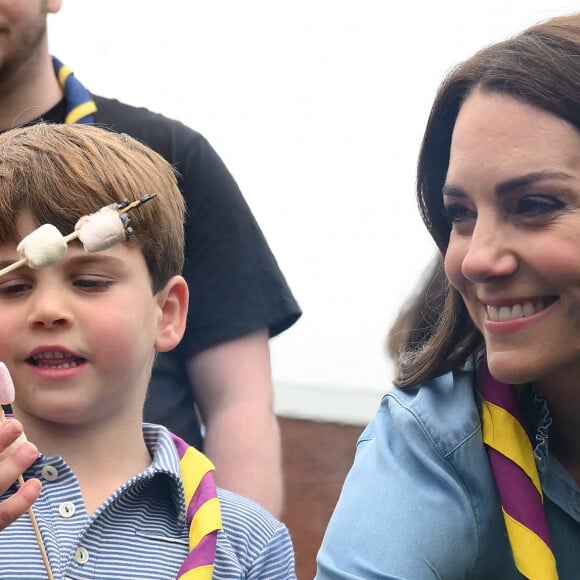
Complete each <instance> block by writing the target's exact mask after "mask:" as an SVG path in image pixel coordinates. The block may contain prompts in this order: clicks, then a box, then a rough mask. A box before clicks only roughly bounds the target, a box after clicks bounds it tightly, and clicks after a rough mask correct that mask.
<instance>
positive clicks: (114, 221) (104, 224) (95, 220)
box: [75, 206, 129, 252]
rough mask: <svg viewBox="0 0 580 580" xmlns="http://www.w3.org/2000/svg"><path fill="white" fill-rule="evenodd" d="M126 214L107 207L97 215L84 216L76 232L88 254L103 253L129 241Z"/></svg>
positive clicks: (76, 227)
mask: <svg viewBox="0 0 580 580" xmlns="http://www.w3.org/2000/svg"><path fill="white" fill-rule="evenodd" d="M127 217H128V216H127V215H126V214H120V213H119V212H118V211H117V210H116V209H114V207H111V206H106V207H103V208H101V209H100V210H99V211H97V212H96V213H92V214H90V215H84V216H82V217H81V218H80V219H79V221H78V222H77V223H76V225H75V231H76V232H78V237H79V239H80V241H81V242H82V244H83V246H84V248H85V250H86V251H87V252H102V251H103V250H106V249H108V248H111V247H113V246H114V245H116V244H118V243H119V242H124V241H125V240H126V239H127V235H128V233H129V232H128V231H127V219H125V220H124V219H123V218H127Z"/></svg>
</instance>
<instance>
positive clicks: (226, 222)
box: [42, 96, 301, 448]
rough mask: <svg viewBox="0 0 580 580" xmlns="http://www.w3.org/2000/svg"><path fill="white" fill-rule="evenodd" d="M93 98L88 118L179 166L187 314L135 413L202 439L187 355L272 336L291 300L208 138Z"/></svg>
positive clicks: (291, 318) (291, 315)
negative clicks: (259, 333) (251, 336)
mask: <svg viewBox="0 0 580 580" xmlns="http://www.w3.org/2000/svg"><path fill="white" fill-rule="evenodd" d="M93 98H94V100H95V102H96V104H97V112H96V113H95V114H94V119H95V123H96V124H97V125H100V126H102V127H105V128H107V129H110V130H112V131H115V132H118V133H127V134H128V135H130V136H132V137H134V138H136V139H138V140H139V141H141V142H143V143H145V144H146V145H148V146H149V147H151V148H152V149H153V150H155V151H157V152H158V153H159V154H160V155H162V156H163V157H164V158H165V159H166V160H167V161H168V162H169V163H171V164H172V165H173V166H174V167H175V169H176V170H177V171H178V174H179V187H180V189H181V191H182V193H183V195H184V197H185V200H186V205H187V212H188V215H187V220H186V224H185V232H186V246H185V252H186V256H185V266H184V270H183V275H184V277H185V278H186V280H187V282H188V284H189V291H190V302H189V315H188V323H187V330H186V333H185V336H184V338H183V340H182V341H181V343H180V345H179V346H178V347H177V348H176V349H175V350H173V351H171V352H168V353H159V354H158V357H157V361H156V364H155V368H154V370H153V377H152V379H151V384H150V387H149V394H148V398H147V401H146V404H145V415H144V419H145V421H150V422H153V423H161V424H163V425H166V426H167V427H168V428H169V429H171V430H172V431H173V432H174V433H175V434H177V435H179V436H180V437H182V438H184V439H185V440H186V441H188V442H189V443H190V444H192V445H195V446H196V447H198V448H201V447H202V437H201V433H200V426H199V422H198V420H197V415H196V410H195V399H194V388H193V387H192V385H190V383H189V378H188V375H187V369H186V362H187V360H188V359H189V358H190V357H192V356H193V355H195V354H197V353H199V352H201V351H203V350H205V349H206V348H208V347H211V346H213V345H217V344H220V343H222V342H225V341H227V340H230V339H234V338H238V337H241V336H243V335H245V334H248V333H250V332H253V331H255V330H259V329H261V328H266V327H267V328H268V329H269V332H270V336H275V335H277V334H279V333H280V332H282V331H284V330H285V329H287V328H288V327H289V326H291V325H292V324H294V322H295V321H296V320H297V319H298V318H299V316H300V314H301V312H300V308H299V307H298V304H297V303H296V300H295V299H294V297H293V296H292V293H291V291H290V289H289V287H288V285H287V283H286V280H285V279H284V276H283V275H282V272H281V271H280V268H279V267H278V264H277V263H276V260H275V258H274V256H273V255H272V252H271V251H270V249H269V247H268V244H267V242H266V240H265V238H264V236H263V234H262V232H261V230H260V228H259V226H258V224H257V223H256V220H255V219H254V217H253V215H252V213H251V211H250V209H249V207H248V205H247V204H246V202H245V200H244V198H243V196H242V194H241V192H240V190H239V188H238V186H237V184H236V182H235V181H234V179H233V177H232V176H231V174H230V173H229V171H228V170H227V168H226V166H225V165H224V163H223V162H222V160H221V159H220V158H219V156H218V155H217V153H216V152H215V151H214V149H213V148H212V147H211V145H210V144H209V143H208V142H207V140H206V139H205V138H204V137H203V136H202V135H200V134H199V133H197V132H196V131H193V130H192V129H190V128H189V127H186V126H185V125H183V124H182V123H180V122H178V121H175V120H172V119H168V118H167V117H164V116H162V115H159V114H157V113H153V112H151V111H149V110H147V109H144V108H137V107H133V106H130V105H126V104H124V103H121V102H119V101H117V100H114V99H108V98H104V97H99V96H93ZM64 116H65V103H64V101H62V102H61V103H59V104H58V105H56V106H55V107H54V108H53V109H51V110H50V111H48V112H47V113H46V114H45V115H43V116H42V120H44V121H47V122H56V123H62V122H63V121H64Z"/></svg>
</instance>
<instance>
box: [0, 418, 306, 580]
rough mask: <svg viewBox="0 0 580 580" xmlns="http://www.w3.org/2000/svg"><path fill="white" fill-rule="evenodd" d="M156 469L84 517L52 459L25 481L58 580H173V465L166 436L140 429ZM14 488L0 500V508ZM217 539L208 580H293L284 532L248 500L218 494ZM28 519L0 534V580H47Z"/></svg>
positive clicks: (184, 549) (177, 486)
mask: <svg viewBox="0 0 580 580" xmlns="http://www.w3.org/2000/svg"><path fill="white" fill-rule="evenodd" d="M143 433H144V436H145V441H146V443H147V446H148V448H149V451H150V453H151V455H152V457H153V462H152V464H151V466H150V467H149V468H147V469H146V470H145V471H143V472H142V473H140V474H139V475H137V476H136V477H134V478H133V479H131V480H130V481H128V482H127V483H125V484H124V485H123V486H121V487H120V488H119V489H118V490H117V491H116V492H115V493H114V494H113V495H112V496H111V497H110V498H109V499H108V500H107V501H105V503H103V505H101V507H100V508H99V509H97V510H96V511H95V513H94V514H92V515H91V516H90V517H89V516H88V515H87V512H86V509H85V505H84V501H83V498H82V494H81V490H80V487H79V484H78V481H77V479H76V477H75V475H74V473H73V472H72V471H71V469H70V468H69V466H68V465H67V464H66V463H65V462H64V461H63V459H62V458H61V457H59V456H53V457H44V456H42V455H41V457H39V459H38V460H37V461H36V462H35V464H34V465H33V466H32V467H31V468H30V469H29V470H28V471H27V472H26V474H25V479H28V478H30V477H37V478H39V479H40V480H41V481H42V482H43V491H42V495H41V496H40V498H39V499H38V500H37V502H36V503H35V505H34V511H35V514H36V518H37V520H38V523H39V526H40V529H41V532H42V536H43V538H44V542H45V545H46V549H47V552H48V557H49V559H50V561H51V565H52V571H53V574H54V577H55V579H70V580H73V579H74V580H85V579H87V580H88V579H99V580H112V579H115V580H122V579H125V580H137V579H138V580H149V579H151V580H153V579H155V580H165V579H168V580H169V579H174V578H175V577H176V575H177V572H178V570H179V567H180V566H181V564H182V562H183V560H184V559H185V557H186V556H187V554H188V531H189V530H188V523H187V520H186V508H185V495H184V490H183V485H182V481H181V474H180V468H179V457H178V456H177V452H176V450H175V447H174V445H173V442H172V440H171V436H170V434H169V432H168V431H167V430H166V429H165V428H164V427H160V426H157V425H148V424H145V425H144V427H143ZM12 493H14V488H12V489H11V490H9V491H8V492H7V493H5V494H3V495H2V496H0V501H1V500H4V499H6V498H7V497H8V496H9V495H11V494H12ZM218 497H219V500H220V505H221V509H222V519H223V529H222V530H221V531H220V532H219V535H218V544H217V553H216V560H215V567H214V576H213V577H214V579H216V580H222V579H223V580H226V579H227V580H230V579H240V578H244V579H247V580H251V579H255V580H257V579H260V580H289V579H295V578H296V574H295V571H294V552H293V549H292V542H291V540H290V536H289V534H288V530H287V529H286V527H285V526H284V525H283V524H282V523H280V522H279V521H278V520H276V519H275V518H274V517H273V516H272V515H270V514H269V513H268V512H267V511H266V510H264V509H263V508H262V507H260V506H258V505H257V504H255V503H254V502H252V501H251V500H248V499H246V498H242V497H240V496H238V495H235V494H232V493H230V492H227V491H223V490H218ZM46 577H47V576H46V571H45V569H44V564H43V562H42V558H41V555H40V552H39V549H38V545H37V543H36V538H35V535H34V531H33V529H32V525H31V523H30V519H29V517H28V515H27V514H26V515H24V516H22V517H21V518H19V519H18V520H17V521H16V522H14V523H13V524H11V525H10V526H8V527H7V528H6V529H5V530H3V531H2V532H0V578H2V579H3V580H17V579H19V580H31V579H34V580H39V579H42V578H46Z"/></svg>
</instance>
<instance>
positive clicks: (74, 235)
mask: <svg viewBox="0 0 580 580" xmlns="http://www.w3.org/2000/svg"><path fill="white" fill-rule="evenodd" d="M156 195H157V194H156V193H149V194H147V195H144V196H143V197H142V198H140V199H136V200H135V201H132V202H131V203H128V204H127V205H125V206H121V207H120V208H119V209H118V210H117V211H118V212H119V213H127V212H128V211H130V210H132V209H134V208H136V207H139V206H140V205H143V204H144V203H145V202H147V201H149V200H150V199H153V198H154V197H155V196H156ZM79 235H80V231H79V230H75V231H74V232H71V233H70V234H68V235H67V236H63V239H64V241H65V243H66V244H68V243H69V242H72V241H73V240H76V239H77V238H78V237H79ZM24 265H26V258H20V260H17V261H16V262H13V263H12V264H8V266H5V267H4V268H2V269H0V276H4V275H5V274H9V273H10V272H13V271H14V270H18V268H20V267H22V266H24Z"/></svg>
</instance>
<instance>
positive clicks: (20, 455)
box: [0, 419, 42, 531]
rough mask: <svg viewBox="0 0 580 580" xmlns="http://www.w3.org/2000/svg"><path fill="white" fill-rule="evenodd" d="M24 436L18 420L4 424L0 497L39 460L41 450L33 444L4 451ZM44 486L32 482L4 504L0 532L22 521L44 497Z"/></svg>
mask: <svg viewBox="0 0 580 580" xmlns="http://www.w3.org/2000/svg"><path fill="white" fill-rule="evenodd" d="M21 434H22V424H21V423H20V422H19V421H17V420H16V419H9V420H8V421H5V422H2V423H0V453H1V454H2V455H0V493H4V492H5V491H6V490H7V489H8V488H9V487H10V486H11V485H12V484H13V483H14V482H15V481H16V480H17V479H18V476H19V475H21V474H22V473H23V472H24V471H25V470H26V469H27V468H28V467H29V466H30V465H32V464H33V463H34V461H35V460H36V458H37V457H38V449H37V448H36V446H35V445H34V444H32V443H30V442H28V441H27V442H25V443H22V444H21V445H19V446H18V447H17V448H16V449H14V450H10V451H7V453H6V455H5V456H4V451H5V450H6V449H7V448H8V447H9V446H10V445H11V444H12V443H14V441H16V439H18V437H19V436H20V435H21ZM41 489H42V484H41V483H40V481H39V480H38V479H29V480H28V481H26V482H25V483H24V485H21V486H20V487H19V489H18V491H17V492H16V493H15V494H14V495H13V496H12V497H11V498H9V499H7V500H5V501H3V502H2V503H0V531H1V530H3V529H4V528H5V527H6V526H8V525H9V524H11V523H12V522H13V521H14V520H16V519H18V518H19V517H20V516H21V515H22V514H24V513H26V511H27V510H28V509H29V508H30V507H31V506H32V504H33V503H34V502H35V501H36V499H37V498H38V496H39V495H40V491H41Z"/></svg>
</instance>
